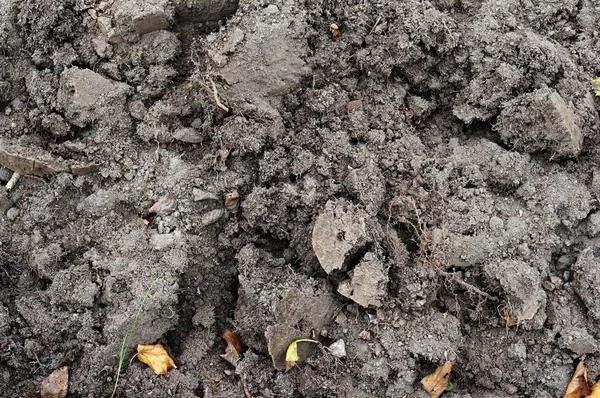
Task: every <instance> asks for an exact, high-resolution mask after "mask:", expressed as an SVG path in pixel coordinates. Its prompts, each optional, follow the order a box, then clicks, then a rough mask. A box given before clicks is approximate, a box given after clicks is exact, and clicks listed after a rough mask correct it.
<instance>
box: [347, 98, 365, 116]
mask: <svg viewBox="0 0 600 398" xmlns="http://www.w3.org/2000/svg"><path fill="white" fill-rule="evenodd" d="M360 110H362V101H361V100H354V101H350V102H348V113H353V112H358V111H360Z"/></svg>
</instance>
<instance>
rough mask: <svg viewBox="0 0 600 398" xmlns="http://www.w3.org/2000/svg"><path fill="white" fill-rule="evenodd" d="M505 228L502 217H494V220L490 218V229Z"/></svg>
mask: <svg viewBox="0 0 600 398" xmlns="http://www.w3.org/2000/svg"><path fill="white" fill-rule="evenodd" d="M503 228H504V221H503V220H502V219H501V218H500V217H498V216H493V217H492V218H490V229H492V230H501V229H503Z"/></svg>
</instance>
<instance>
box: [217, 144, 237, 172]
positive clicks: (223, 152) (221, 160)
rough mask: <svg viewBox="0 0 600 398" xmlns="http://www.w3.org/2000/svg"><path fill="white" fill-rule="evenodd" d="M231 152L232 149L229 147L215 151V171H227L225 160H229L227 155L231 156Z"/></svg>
mask: <svg viewBox="0 0 600 398" xmlns="http://www.w3.org/2000/svg"><path fill="white" fill-rule="evenodd" d="M232 150H233V147H229V148H227V149H225V148H221V149H219V150H218V151H217V154H216V155H215V163H214V169H215V171H225V170H227V159H228V158H229V155H230V154H231V151H232Z"/></svg>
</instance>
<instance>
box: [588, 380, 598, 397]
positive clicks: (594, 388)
mask: <svg viewBox="0 0 600 398" xmlns="http://www.w3.org/2000/svg"><path fill="white" fill-rule="evenodd" d="M588 398H600V381H597V382H596V384H594V385H593V386H592V389H591V390H590V395H589V396H588Z"/></svg>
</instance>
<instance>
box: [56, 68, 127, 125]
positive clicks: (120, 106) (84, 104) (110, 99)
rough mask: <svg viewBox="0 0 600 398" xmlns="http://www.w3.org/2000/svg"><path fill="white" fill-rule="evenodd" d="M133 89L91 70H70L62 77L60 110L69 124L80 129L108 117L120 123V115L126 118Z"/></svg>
mask: <svg viewBox="0 0 600 398" xmlns="http://www.w3.org/2000/svg"><path fill="white" fill-rule="evenodd" d="M130 90H131V88H130V87H129V86H128V85H127V84H125V83H121V82H117V81H114V80H110V79H107V78H105V77H103V76H101V75H99V74H98V73H96V72H93V71H91V70H90V69H79V68H70V69H67V70H65V71H64V72H63V73H62V74H61V75H60V87H59V90H58V107H59V109H61V110H63V111H64V112H65V116H66V117H67V119H68V120H69V122H71V123H72V124H74V125H76V126H78V127H85V126H86V125H87V124H88V123H91V122H92V121H95V120H104V119H106V118H107V117H109V118H110V119H113V120H117V119H118V118H119V117H120V114H122V115H125V101H126V99H127V96H128V95H129V92H130ZM116 112H118V113H119V114H116Z"/></svg>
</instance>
